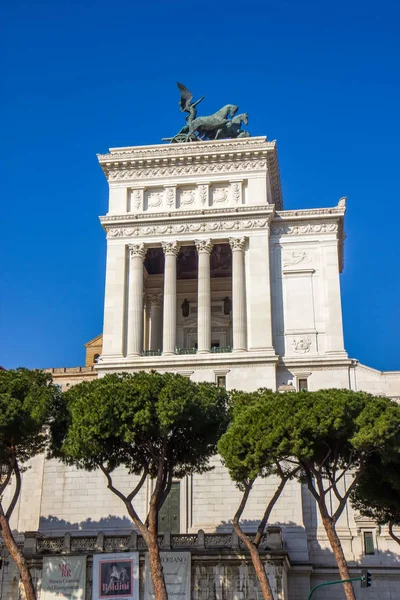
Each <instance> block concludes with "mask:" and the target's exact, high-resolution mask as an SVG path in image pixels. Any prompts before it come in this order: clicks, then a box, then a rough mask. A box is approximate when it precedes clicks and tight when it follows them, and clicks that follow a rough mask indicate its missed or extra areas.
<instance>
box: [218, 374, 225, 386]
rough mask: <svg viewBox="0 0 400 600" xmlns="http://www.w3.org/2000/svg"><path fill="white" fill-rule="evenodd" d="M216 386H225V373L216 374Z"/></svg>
mask: <svg viewBox="0 0 400 600" xmlns="http://www.w3.org/2000/svg"><path fill="white" fill-rule="evenodd" d="M216 383H217V387H220V388H226V377H225V375H217V381H216Z"/></svg>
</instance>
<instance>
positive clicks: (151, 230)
mask: <svg viewBox="0 0 400 600" xmlns="http://www.w3.org/2000/svg"><path fill="white" fill-rule="evenodd" d="M104 227H105V230H106V232H107V237H108V238H120V237H122V238H123V237H128V238H129V237H148V236H152V235H155V236H157V235H167V234H168V235H180V234H183V233H213V232H216V231H227V232H229V231H240V230H246V229H247V230H249V229H268V219H234V220H229V221H228V220H226V221H204V222H200V223H199V222H197V223H171V224H168V225H157V224H154V225H153V224H149V225H136V226H132V227H127V226H126V227H115V226H112V225H105V226H104Z"/></svg>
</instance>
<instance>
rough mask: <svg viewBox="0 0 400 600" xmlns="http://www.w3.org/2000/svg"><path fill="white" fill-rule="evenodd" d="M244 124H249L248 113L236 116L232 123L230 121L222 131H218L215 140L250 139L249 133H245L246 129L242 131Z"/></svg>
mask: <svg viewBox="0 0 400 600" xmlns="http://www.w3.org/2000/svg"><path fill="white" fill-rule="evenodd" d="M242 123H244V124H245V125H248V124H249V116H248V114H247V113H242V114H240V115H236V116H235V117H233V119H232V120H231V121H228V122H227V124H226V125H225V126H224V127H222V129H220V130H219V131H217V135H216V136H215V139H216V140H223V139H225V138H242V137H250V134H249V132H248V131H244V129H241V127H242Z"/></svg>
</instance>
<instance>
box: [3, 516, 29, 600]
mask: <svg viewBox="0 0 400 600" xmlns="http://www.w3.org/2000/svg"><path fill="white" fill-rule="evenodd" d="M0 530H1V533H2V535H3V539H4V544H5V546H6V548H7V550H8V552H9V553H10V556H11V558H12V559H13V561H14V562H15V564H16V565H17V568H18V571H19V574H20V576H21V581H22V585H23V586H24V591H25V596H26V600H36V593H35V589H34V587H33V583H32V577H31V572H30V570H29V568H28V565H27V564H26V559H25V556H24V555H23V553H22V552H21V550H20V549H19V548H18V546H17V543H16V541H15V539H14V536H13V534H12V531H11V528H10V524H9V522H8V519H7V518H6V517H5V516H4V513H3V514H2V515H0Z"/></svg>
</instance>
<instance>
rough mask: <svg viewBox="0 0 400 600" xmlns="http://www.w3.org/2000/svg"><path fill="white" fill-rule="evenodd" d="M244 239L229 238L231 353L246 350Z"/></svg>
mask: <svg viewBox="0 0 400 600" xmlns="http://www.w3.org/2000/svg"><path fill="white" fill-rule="evenodd" d="M245 243H246V238H244V237H242V238H230V239H229V244H230V246H231V249H232V317H233V351H234V352H243V351H246V350H247V315H246V277H245V267H244V246H245Z"/></svg>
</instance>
